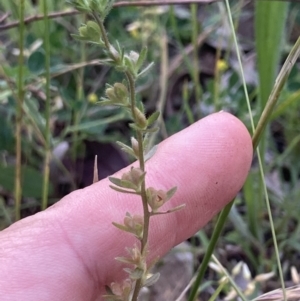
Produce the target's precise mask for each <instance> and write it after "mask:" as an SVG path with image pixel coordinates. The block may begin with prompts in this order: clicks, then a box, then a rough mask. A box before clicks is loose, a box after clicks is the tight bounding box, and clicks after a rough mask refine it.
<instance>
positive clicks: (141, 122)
mask: <svg viewBox="0 0 300 301" xmlns="http://www.w3.org/2000/svg"><path fill="white" fill-rule="evenodd" d="M134 114H135V122H136V124H137V126H138V127H140V128H141V129H143V130H144V129H146V128H147V124H148V123H147V119H146V117H145V115H144V114H143V113H142V112H141V111H140V110H139V109H138V108H137V107H134Z"/></svg>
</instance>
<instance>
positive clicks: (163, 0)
mask: <svg viewBox="0 0 300 301" xmlns="http://www.w3.org/2000/svg"><path fill="white" fill-rule="evenodd" d="M217 1H221V0H151V1H120V2H117V3H115V4H114V7H123V6H158V5H159V6H162V5H175V4H191V3H198V4H201V3H202V4H208V3H213V2H217ZM80 13H81V12H79V11H78V10H75V9H72V10H68V11H64V12H53V13H50V14H49V15H48V19H56V18H60V17H65V16H73V15H77V14H80ZM43 18H44V16H43V15H34V16H31V17H28V18H26V19H25V20H24V24H25V25H27V24H29V23H32V22H36V21H40V20H42V19H43ZM18 25H19V21H12V22H10V23H7V24H5V25H0V31H2V30H7V29H11V28H14V27H17V26H18Z"/></svg>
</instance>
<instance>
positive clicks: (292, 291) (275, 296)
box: [253, 285, 300, 301]
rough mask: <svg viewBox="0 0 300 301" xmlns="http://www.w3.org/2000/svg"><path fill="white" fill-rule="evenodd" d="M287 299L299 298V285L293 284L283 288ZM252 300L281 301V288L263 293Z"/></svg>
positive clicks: (290, 300)
mask: <svg viewBox="0 0 300 301" xmlns="http://www.w3.org/2000/svg"><path fill="white" fill-rule="evenodd" d="M285 293H286V300H287V301H299V300H300V285H295V286H291V287H289V288H287V289H286V290H285ZM253 301H283V291H282V289H277V290H274V291H271V292H268V293H266V294H263V295H261V296H259V297H257V298H256V299H254V300H253Z"/></svg>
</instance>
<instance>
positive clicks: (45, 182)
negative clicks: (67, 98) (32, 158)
mask: <svg viewBox="0 0 300 301" xmlns="http://www.w3.org/2000/svg"><path fill="white" fill-rule="evenodd" d="M43 6H44V7H43V10H44V26H45V30H44V43H45V53H46V56H45V57H46V59H45V77H46V86H45V89H46V108H45V119H46V128H45V158H44V172H43V198H42V210H45V209H46V208H47V205H48V193H49V174H50V167H49V164H50V155H51V154H50V135H51V132H50V114H51V112H50V43H49V20H48V4H47V0H44V1H43Z"/></svg>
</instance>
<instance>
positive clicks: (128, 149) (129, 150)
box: [117, 141, 137, 159]
mask: <svg viewBox="0 0 300 301" xmlns="http://www.w3.org/2000/svg"><path fill="white" fill-rule="evenodd" d="M117 144H118V145H119V146H120V148H121V150H122V151H123V152H125V153H127V154H129V155H131V156H133V157H134V158H136V159H137V156H136V155H135V153H134V151H133V149H132V148H131V147H129V146H128V145H126V144H124V143H122V142H120V141H117Z"/></svg>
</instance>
